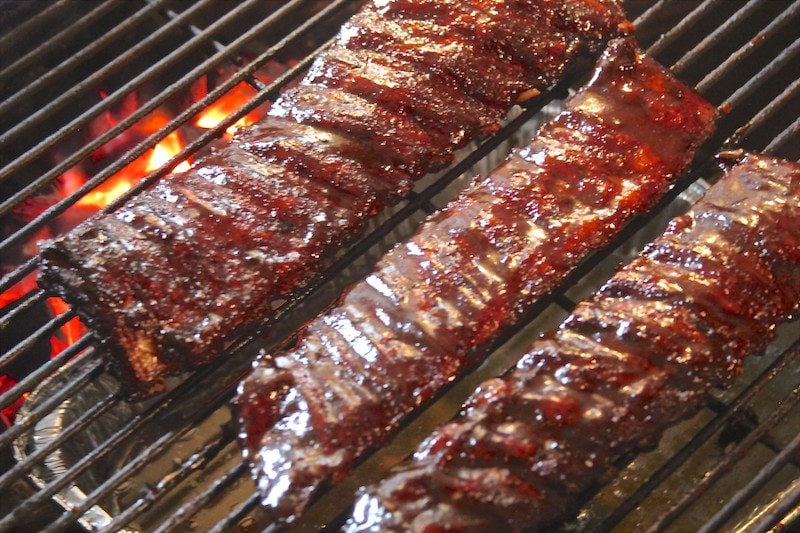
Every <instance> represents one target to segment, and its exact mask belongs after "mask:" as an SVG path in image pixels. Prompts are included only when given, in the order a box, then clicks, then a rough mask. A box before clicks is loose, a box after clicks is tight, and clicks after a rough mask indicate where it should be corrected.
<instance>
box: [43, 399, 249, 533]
mask: <svg viewBox="0 0 800 533" xmlns="http://www.w3.org/2000/svg"><path fill="white" fill-rule="evenodd" d="M212 409H213V408H212ZM192 427H193V426H192V425H188V426H187V427H186V428H184V429H183V430H181V431H177V432H174V433H169V432H168V433H165V434H164V435H162V436H161V438H159V439H158V440H156V442H155V443H153V444H151V445H150V446H148V448H147V452H146V453H142V454H140V455H139V456H138V457H137V458H135V459H133V460H132V461H130V462H128V463H126V464H125V466H123V467H122V468H120V469H119V470H117V471H116V472H114V473H113V474H112V475H111V476H110V477H109V478H108V479H107V480H105V481H104V482H103V483H102V484H101V485H100V486H99V487H97V488H96V489H95V490H93V491H92V492H91V493H90V494H88V495H87V496H86V497H85V498H84V499H83V501H82V502H81V503H80V504H78V505H74V506H72V507H71V508H70V509H69V511H67V512H66V513H64V514H62V515H61V516H60V517H59V518H58V519H57V520H56V521H55V522H53V523H52V524H50V525H49V526H48V527H47V529H46V530H45V531H47V532H53V531H61V530H63V529H66V527H67V526H68V525H70V524H72V523H73V522H75V521H76V520H77V519H78V518H80V517H81V515H83V513H85V512H86V511H87V510H88V509H89V508H90V507H92V506H93V505H95V504H96V503H97V502H99V501H100V500H101V499H102V498H103V497H105V496H106V495H108V494H109V493H111V492H112V491H113V490H115V489H116V488H117V487H118V486H119V485H120V484H121V483H123V482H124V481H125V480H126V479H127V478H129V477H130V476H132V475H133V474H135V473H136V472H138V471H139V470H141V469H142V468H143V467H144V466H146V465H147V463H148V462H150V461H151V460H152V459H153V458H155V457H158V456H159V455H161V454H162V453H164V452H165V451H166V450H167V449H168V448H169V446H170V445H172V444H173V443H174V442H175V441H176V440H178V439H179V438H180V437H182V436H183V435H184V434H185V432H186V431H189V430H190V429H191V428H192ZM235 434H236V431H235V430H233V429H231V428H227V426H225V427H223V431H222V435H221V436H219V437H217V438H214V439H212V440H211V441H210V442H208V443H206V444H205V445H204V446H203V447H202V449H205V450H206V455H208V456H209V457H207V459H206V460H210V459H211V458H213V457H214V456H215V455H216V454H217V453H219V451H220V450H221V449H222V448H224V447H225V446H226V445H228V444H230V443H231V441H233V437H234V435H235ZM198 460H199V458H198V456H197V454H195V455H193V456H190V457H189V458H188V459H187V460H186V461H184V462H183V464H182V465H181V466H180V467H179V469H178V470H177V476H178V477H181V478H185V477H187V476H188V475H189V474H190V473H192V472H194V469H195V466H196V464H197V462H198ZM166 479H167V480H168V481H167V483H166V484H167V485H169V484H170V483H173V482H175V483H177V480H171V481H170V478H169V477H167V478H166ZM139 501H141V500H139Z"/></svg>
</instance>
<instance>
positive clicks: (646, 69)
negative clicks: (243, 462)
mask: <svg viewBox="0 0 800 533" xmlns="http://www.w3.org/2000/svg"><path fill="white" fill-rule="evenodd" d="M714 115H715V112H714V109H713V107H712V106H711V105H710V104H708V103H707V102H705V101H703V100H702V99H701V98H700V97H699V96H698V95H696V94H695V93H694V92H693V91H692V90H691V89H690V88H688V87H687V86H685V85H684V84H683V83H681V82H680V81H678V80H676V79H675V78H673V77H672V76H671V75H670V74H669V72H667V71H666V70H665V69H664V68H663V67H661V66H660V65H658V64H657V63H656V62H655V61H653V60H651V59H649V58H646V57H644V56H643V55H642V54H641V52H639V51H638V49H637V48H636V44H635V42H634V41H633V40H631V39H626V40H617V41H614V42H613V43H612V44H611V46H610V47H609V49H608V50H607V51H606V53H605V54H604V55H603V58H602V59H601V61H600V63H599V65H598V67H597V69H596V71H595V73H594V77H593V78H592V81H591V82H590V84H589V85H588V86H587V87H585V88H584V89H582V90H581V91H579V92H578V93H577V94H576V95H575V96H574V97H572V98H571V99H570V100H569V101H568V103H567V104H566V110H565V111H564V112H563V113H561V114H560V115H559V116H558V117H556V118H555V119H554V120H552V121H551V122H549V123H547V124H545V125H544V126H542V128H541V129H540V131H539V132H538V134H537V136H536V138H535V139H534V140H533V141H532V142H531V144H530V145H528V146H527V147H525V148H524V149H522V150H519V151H517V152H515V153H513V154H512V155H511V156H510V157H509V158H508V159H507V160H506V161H505V162H504V163H503V164H502V165H501V166H499V167H498V168H497V169H495V170H494V171H493V172H492V173H491V174H490V175H489V176H487V177H486V178H485V179H478V180H476V181H475V182H474V183H473V184H472V185H471V186H470V187H468V188H467V190H466V191H464V192H463V193H462V194H461V195H460V196H459V197H458V198H457V199H456V200H454V201H453V202H451V203H450V204H449V205H448V206H447V207H446V208H445V209H443V210H442V211H440V212H438V213H436V214H434V215H432V216H431V217H429V218H428V220H427V221H426V222H425V223H424V224H423V225H422V226H421V228H420V229H419V231H418V232H417V233H416V235H415V236H414V237H412V238H411V239H410V240H409V241H407V242H405V243H402V244H400V245H398V246H397V247H395V248H394V249H393V250H392V251H391V252H389V253H388V254H387V255H386V256H385V257H384V258H383V259H382V260H381V261H380V262H379V263H378V265H377V266H376V269H375V271H374V272H373V273H372V274H370V275H369V276H368V277H367V278H366V279H365V280H363V281H362V282H360V283H357V284H356V285H354V286H353V287H352V288H351V289H350V290H349V291H348V292H347V294H346V295H345V296H344V297H343V299H342V301H341V304H340V305H339V306H338V307H336V308H334V309H333V310H331V311H329V312H328V313H327V314H325V315H323V316H321V317H320V318H317V319H316V320H314V321H313V322H312V323H311V324H310V326H309V327H308V328H307V330H306V331H305V333H304V334H303V337H302V340H301V341H300V342H299V344H298V346H297V347H296V348H295V349H293V350H291V351H290V352H288V353H283V354H277V355H276V356H275V357H274V359H273V358H265V359H264V360H262V361H260V362H259V363H257V364H256V366H255V368H254V370H253V373H252V374H251V375H250V376H249V377H248V378H247V379H246V380H245V381H244V382H243V383H242V385H241V388H240V396H239V399H238V405H239V411H240V418H241V423H242V441H243V448H244V450H245V455H246V456H247V458H248V460H249V461H250V463H251V465H252V470H253V473H254V475H255V477H256V479H257V482H258V489H259V491H260V492H261V495H262V497H263V502H264V504H265V505H267V506H269V507H271V508H273V509H274V511H275V512H276V514H278V515H280V516H283V517H286V518H287V519H292V518H293V517H295V516H296V515H297V514H298V513H299V512H301V511H302V509H303V508H304V507H305V505H306V504H307V502H308V501H309V499H310V498H311V497H312V496H313V494H314V492H315V491H316V490H317V489H318V488H319V487H320V486H321V485H323V484H324V483H325V482H328V481H335V480H336V479H337V478H338V477H340V476H341V475H343V474H344V473H345V472H346V471H347V468H348V467H349V466H351V465H352V463H353V462H354V461H355V460H357V459H358V458H359V457H360V456H361V455H362V454H363V453H364V452H365V451H366V450H367V449H369V448H370V447H372V446H374V445H375V444H377V443H381V442H383V441H384V440H385V439H386V438H387V436H388V435H389V434H391V432H392V431H393V430H394V429H395V428H396V427H397V425H398V423H399V422H400V421H401V419H402V418H403V417H404V416H406V415H408V413H409V412H411V411H412V410H413V409H414V408H415V407H417V406H418V405H420V404H421V403H423V402H425V401H427V400H429V399H430V398H431V397H432V396H433V395H434V394H436V393H437V392H439V391H440V390H441V389H442V388H443V387H444V386H445V385H446V384H447V383H448V382H450V381H451V380H452V379H453V378H454V377H455V376H457V375H459V374H460V373H461V372H463V371H464V370H465V369H466V368H469V367H471V366H473V365H474V364H475V363H477V362H478V361H479V360H480V357H481V355H482V352H481V349H482V348H483V347H485V346H486V345H487V344H488V343H489V342H490V341H491V340H492V339H494V338H495V337H496V336H497V335H498V334H499V333H500V332H501V331H502V329H503V328H504V327H505V326H507V325H509V324H511V323H513V322H514V320H516V319H517V318H518V316H519V315H520V314H521V313H522V312H524V311H525V310H526V309H527V308H529V307H530V306H531V305H532V304H533V303H534V302H535V301H536V300H537V299H538V298H540V297H541V296H543V295H545V294H547V292H548V291H550V290H551V289H552V288H553V287H554V286H555V285H556V284H557V283H558V282H559V281H560V280H562V279H563V278H564V277H565V276H566V275H567V274H568V273H569V272H570V271H571V270H572V269H573V268H574V267H575V266H576V265H577V264H578V262H579V261H580V260H581V259H582V258H584V257H585V256H586V255H587V254H588V253H590V252H591V251H592V250H594V249H596V248H597V247H599V246H602V245H604V244H605V243H607V242H608V241H609V240H610V239H611V238H612V237H613V236H614V234H615V233H616V232H617V231H618V230H619V229H620V228H621V226H622V225H623V224H624V223H625V222H626V221H628V220H629V219H630V218H631V217H632V216H634V215H635V214H636V213H641V212H644V211H646V210H647V209H648V208H649V207H650V206H651V205H652V204H653V203H654V202H655V201H657V200H658V198H659V197H660V196H661V194H662V193H663V192H665V190H666V189H667V188H668V187H669V185H670V184H671V183H672V182H673V180H674V179H675V177H676V176H677V174H678V173H680V172H681V171H682V170H683V169H684V168H685V167H686V166H687V165H688V163H689V162H690V161H691V159H692V156H693V154H694V151H695V149H696V148H697V146H698V145H699V144H700V143H701V142H702V141H703V140H704V139H706V138H707V136H708V135H709V134H710V133H711V131H712V129H713V122H714Z"/></svg>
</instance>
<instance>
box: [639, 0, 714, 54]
mask: <svg viewBox="0 0 800 533" xmlns="http://www.w3.org/2000/svg"><path fill="white" fill-rule="evenodd" d="M721 4H722V0H704V2H703V3H702V4H700V5H699V6H697V7H696V8H694V9H693V10H692V12H691V13H689V14H688V15H687V16H686V17H685V18H684V19H683V20H681V21H680V22H679V23H678V24H676V25H675V27H674V28H672V29H671V30H670V31H668V32H667V33H665V34H664V35H662V36H661V38H660V39H659V40H658V41H657V42H656V43H655V44H654V45H653V46H651V47H650V48H649V49H648V50H647V53H648V54H650V55H651V56H656V55H658V54H660V53H661V52H663V51H664V50H665V49H666V48H667V47H668V46H669V45H671V44H672V43H673V42H674V41H675V40H676V39H678V37H680V36H681V35H683V34H684V33H685V32H686V31H687V30H689V29H690V28H691V27H692V26H694V24H695V23H696V22H697V21H698V20H700V18H702V17H703V16H704V15H705V14H706V13H708V12H709V11H711V10H713V9H714V8H716V7H717V6H718V5H721Z"/></svg>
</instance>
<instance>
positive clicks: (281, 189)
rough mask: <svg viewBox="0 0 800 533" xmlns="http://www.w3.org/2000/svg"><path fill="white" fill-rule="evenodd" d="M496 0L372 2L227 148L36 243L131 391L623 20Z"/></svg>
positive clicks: (160, 383)
mask: <svg viewBox="0 0 800 533" xmlns="http://www.w3.org/2000/svg"><path fill="white" fill-rule="evenodd" d="M507 3H508V6H506V5H505V4H506V2H486V1H474V2H460V1H459V2H456V1H448V2H433V1H430V0H426V1H422V0H420V1H419V2H409V1H406V0H388V1H386V0H382V1H379V2H378V1H376V2H373V3H370V4H369V5H367V6H366V7H365V8H364V9H363V10H362V11H361V12H360V13H359V14H358V15H356V16H355V18H353V19H352V20H351V21H350V22H349V23H348V24H347V25H346V26H344V27H343V29H342V31H341V33H340V35H339V39H338V42H337V44H336V45H335V46H333V48H332V49H331V50H329V51H328V52H326V53H324V54H322V56H321V57H320V58H319V59H318V60H317V61H316V62H315V64H314V67H313V68H312V69H311V71H310V72H309V74H308V75H307V76H306V77H305V79H304V80H303V81H302V82H301V83H300V85H299V86H298V87H296V88H294V89H290V90H287V91H286V92H285V93H284V94H283V95H282V96H281V97H280V98H279V99H278V100H277V101H276V102H275V104H274V105H273V107H272V109H271V111H270V113H269V115H268V117H267V118H265V119H264V120H263V121H261V123H259V124H257V125H255V126H253V127H251V128H249V129H246V130H244V131H242V132H240V133H239V134H238V135H237V137H236V138H235V139H234V141H233V143H232V144H231V146H230V147H228V148H225V149H222V150H220V151H219V152H217V153H216V154H213V155H211V156H208V157H204V158H201V159H200V160H199V161H198V162H197V163H196V164H195V165H194V167H193V168H192V169H191V170H189V171H188V172H187V173H185V174H179V175H173V176H169V177H167V178H165V179H163V180H162V181H161V182H160V183H159V184H157V185H156V186H155V187H154V188H152V189H151V190H149V191H146V192H145V193H143V194H141V195H139V196H138V197H137V198H135V199H133V200H131V201H130V202H128V203H127V204H126V205H125V206H124V207H122V208H121V209H119V210H118V211H117V212H115V213H112V214H98V215H97V216H95V217H93V218H92V219H90V220H89V221H87V222H85V223H84V224H82V225H81V226H80V227H78V228H76V229H75V230H74V231H73V232H71V233H69V234H68V235H66V236H64V237H62V238H59V239H57V240H55V241H54V242H51V243H49V244H48V245H46V246H45V247H44V248H43V251H42V259H43V266H42V270H41V276H40V284H41V285H42V287H44V288H46V289H47V290H49V291H50V292H52V293H55V294H58V295H60V296H61V297H63V298H64V299H66V300H67V301H68V302H69V303H70V304H71V305H73V306H74V308H75V309H76V311H77V312H78V314H79V315H80V316H81V318H82V319H83V320H84V321H85V322H86V323H87V324H88V325H90V326H91V327H92V328H93V329H94V331H95V334H96V336H97V337H98V338H99V339H100V342H101V343H102V344H103V345H104V346H105V347H106V349H107V351H108V352H109V353H110V354H111V356H112V357H111V359H112V366H113V369H114V370H115V372H116V374H117V375H118V376H119V377H120V378H122V379H123V381H124V382H125V384H126V390H127V391H128V392H130V393H154V392H159V391H161V390H163V388H164V378H165V376H166V375H167V374H169V373H173V372H179V371H182V370H188V369H190V368H192V367H194V366H196V365H198V364H201V363H204V362H207V361H209V360H211V359H213V358H214V357H216V356H217V355H218V354H219V353H220V352H221V351H222V350H223V348H224V347H225V346H226V344H227V343H228V342H230V340H232V339H233V338H235V335H236V334H237V332H239V331H241V329H242V328H244V327H246V326H247V325H249V324H251V323H253V322H254V321H258V320H263V319H264V318H266V317H267V316H269V314H270V313H271V312H273V311H274V309H275V307H276V306H277V305H279V303H280V302H281V301H283V299H284V298H285V297H287V296H288V294H289V293H291V292H292V291H293V290H296V289H298V288H299V287H301V286H303V285H304V284H305V283H307V282H308V281H309V280H310V279H311V278H312V277H313V276H314V275H315V274H317V273H319V272H320V271H321V269H323V268H324V267H325V266H326V265H327V264H328V263H329V261H330V260H331V257H332V256H333V255H334V254H335V252H336V250H337V249H338V247H339V246H340V245H341V244H342V243H344V242H346V241H348V240H350V239H352V238H353V237H354V236H355V235H357V234H358V232H359V231H360V230H361V229H362V227H363V224H364V220H365V219H366V218H367V217H368V216H371V215H372V214H375V213H376V212H377V211H378V209H379V208H380V207H381V206H383V205H386V204H389V203H392V202H395V201H396V200H397V199H398V198H400V197H401V196H402V195H404V194H405V193H407V192H408V191H409V190H410V189H411V187H412V185H413V180H415V179H416V178H418V177H420V176H422V175H423V174H425V173H426V172H429V171H432V170H436V169H438V168H441V167H442V166H444V165H447V164H449V162H450V161H451V160H452V157H453V151H454V150H455V149H457V148H459V147H461V146H463V145H464V144H466V143H467V142H469V141H470V140H473V139H475V138H476V137H477V136H481V135H485V134H489V133H492V132H494V131H495V130H496V129H497V128H498V124H499V120H500V119H501V118H502V117H503V116H504V115H505V113H506V112H507V111H508V110H509V108H510V107H511V105H512V104H513V103H514V102H515V100H516V99H517V97H519V96H520V95H523V97H524V96H527V95H529V94H533V93H536V92H537V91H540V90H544V89H545V88H547V87H548V86H549V85H551V84H552V83H554V82H555V81H557V80H558V79H560V78H562V77H563V75H564V72H565V69H566V68H567V66H568V64H569V63H570V61H571V60H572V59H574V58H575V57H576V56H578V55H579V54H582V53H584V52H587V51H588V52H594V51H597V50H598V49H599V48H600V47H601V46H602V45H603V44H604V43H605V42H606V41H607V40H608V39H609V38H611V37H614V36H616V35H618V34H619V33H620V32H625V31H628V30H629V29H630V24H629V23H627V22H626V21H625V18H624V13H623V11H622V9H621V7H620V4H621V2H619V1H618V0H580V1H576V2H568V4H570V7H569V8H563V7H559V6H558V4H561V2H551V1H549V0H535V1H534V0H531V1H524V2H520V1H514V2H507ZM573 4H574V5H573ZM434 13H435V17H434V16H433V15H434ZM433 18H436V20H435V21H434V20H429V19H433ZM523 30H524V31H523Z"/></svg>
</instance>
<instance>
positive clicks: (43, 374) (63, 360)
mask: <svg viewBox="0 0 800 533" xmlns="http://www.w3.org/2000/svg"><path fill="white" fill-rule="evenodd" d="M92 341H94V336H93V335H91V334H88V335H84V336H83V337H81V338H80V339H78V340H77V341H76V342H74V343H72V344H70V345H69V346H67V347H66V348H64V349H63V350H62V351H61V352H60V353H59V354H58V355H57V356H55V357H53V358H52V359H50V360H49V361H47V362H46V363H45V364H43V365H42V366H40V367H39V368H37V369H36V370H34V371H33V372H31V373H30V374H28V375H27V376H25V378H24V379H23V380H22V381H20V382H19V383H17V384H16V385H14V387H13V388H11V389H9V390H7V391H6V392H4V393H3V394H2V395H0V409H5V408H6V407H8V406H9V405H11V404H12V403H14V402H15V401H17V398H19V396H20V394H21V393H20V391H30V390H33V388H34V387H35V386H37V385H38V384H39V383H41V382H42V381H44V380H45V378H47V376H49V375H50V374H52V373H53V372H55V371H56V370H58V369H59V368H61V367H62V366H64V365H65V364H67V363H68V362H69V361H70V360H71V359H72V358H73V357H75V356H77V355H78V354H80V353H81V352H82V351H83V350H85V349H86V348H88V347H89V345H90V344H91V343H92Z"/></svg>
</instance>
